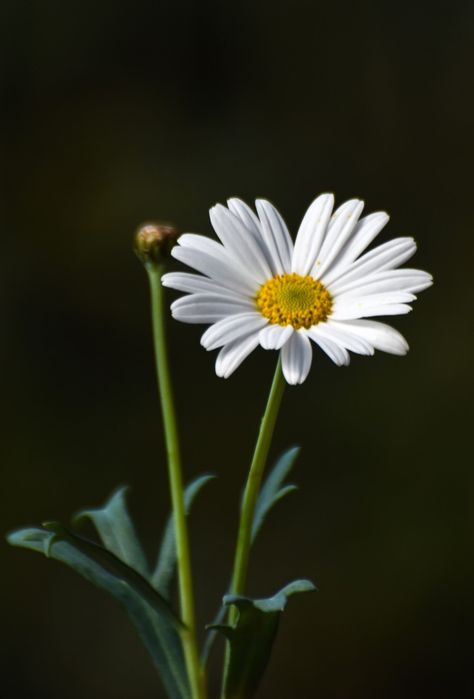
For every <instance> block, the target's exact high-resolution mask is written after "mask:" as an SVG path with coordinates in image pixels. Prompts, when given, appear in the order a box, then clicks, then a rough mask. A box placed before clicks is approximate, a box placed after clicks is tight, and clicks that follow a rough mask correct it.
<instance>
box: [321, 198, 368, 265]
mask: <svg viewBox="0 0 474 699" xmlns="http://www.w3.org/2000/svg"><path fill="white" fill-rule="evenodd" d="M363 208H364V202H363V201H359V200H358V199H351V200H350V201H346V202H345V203H344V204H342V206H340V207H339V208H338V209H337V210H336V211H335V212H334V214H333V216H332V218H331V222H330V224H329V228H328V232H327V235H326V238H325V239H324V242H323V244H322V246H321V250H320V251H319V254H318V256H317V259H316V261H315V263H314V265H313V268H312V270H311V274H312V276H315V277H319V276H320V275H321V276H322V275H323V274H324V272H325V271H326V270H328V269H330V267H331V265H332V263H333V262H334V260H335V259H336V258H337V255H338V254H339V252H340V251H341V250H342V248H343V247H344V245H345V244H346V242H347V240H348V238H349V237H350V236H351V235H352V232H353V230H354V228H355V226H356V224H357V222H358V220H359V217H360V215H361V213H362V209H363Z"/></svg>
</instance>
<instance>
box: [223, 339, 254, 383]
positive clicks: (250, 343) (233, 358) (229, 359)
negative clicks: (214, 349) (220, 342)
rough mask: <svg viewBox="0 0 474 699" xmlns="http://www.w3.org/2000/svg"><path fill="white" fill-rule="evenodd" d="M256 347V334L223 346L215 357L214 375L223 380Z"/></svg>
mask: <svg viewBox="0 0 474 699" xmlns="http://www.w3.org/2000/svg"><path fill="white" fill-rule="evenodd" d="M257 346H258V333H255V334H251V335H248V336H247V337H244V338H241V339H240V340H235V341H234V342H231V343H229V344H228V345H225V347H223V348H222V349H221V351H220V352H219V354H218V355H217V359H216V374H217V376H221V377H222V378H224V379H227V378H229V376H230V375H231V374H232V373H233V372H234V371H235V370H236V369H237V367H238V366H240V364H242V362H243V361H244V359H245V358H246V357H248V355H249V354H250V353H251V352H253V351H254V349H255V348H256V347H257Z"/></svg>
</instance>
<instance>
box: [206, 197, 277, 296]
mask: <svg viewBox="0 0 474 699" xmlns="http://www.w3.org/2000/svg"><path fill="white" fill-rule="evenodd" d="M209 216H210V219H211V223H212V226H213V228H214V230H215V231H216V233H217V235H218V237H219V239H220V240H221V242H222V244H223V245H224V247H225V248H226V249H227V250H228V251H229V252H230V253H231V254H232V256H233V257H234V258H235V259H237V260H238V261H239V262H240V263H241V265H242V266H243V267H244V268H245V269H247V270H248V271H249V272H250V273H251V274H252V277H253V278H254V279H255V280H256V281H257V282H258V283H259V284H262V283H263V282H264V281H265V279H268V278H269V277H271V276H272V273H271V270H270V267H269V265H268V264H267V261H266V259H265V256H264V255H263V253H262V249H261V248H260V247H259V245H258V244H257V243H256V241H255V238H254V236H253V235H252V233H251V232H250V231H249V230H248V228H246V226H244V224H243V223H242V221H241V220H240V218H238V217H237V216H235V215H234V214H233V213H232V212H231V211H229V209H226V208H225V206H222V204H217V206H214V207H213V208H212V209H211V210H210V212H209Z"/></svg>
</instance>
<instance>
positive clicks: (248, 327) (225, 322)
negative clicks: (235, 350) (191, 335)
mask: <svg viewBox="0 0 474 699" xmlns="http://www.w3.org/2000/svg"><path fill="white" fill-rule="evenodd" d="M267 322H268V321H267V319H266V318H263V317H262V316H261V315H260V313H256V312H253V313H237V314H235V315H231V316H227V317H226V318H222V320H219V321H218V322H217V323H214V325H211V327H210V328H208V329H207V330H206V332H205V333H204V334H203V336H202V337H201V345H202V346H203V347H205V348H206V349H207V350H213V349H216V348H217V347H222V346H223V345H227V344H229V343H230V342H234V340H239V339H240V338H242V337H244V336H246V335H249V334H250V333H255V332H257V331H259V330H261V328H263V326H264V325H266V323H267Z"/></svg>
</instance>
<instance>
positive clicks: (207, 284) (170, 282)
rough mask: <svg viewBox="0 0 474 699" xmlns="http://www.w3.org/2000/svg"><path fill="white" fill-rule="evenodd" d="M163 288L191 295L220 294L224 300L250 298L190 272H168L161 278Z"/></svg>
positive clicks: (244, 299) (245, 300)
mask: <svg viewBox="0 0 474 699" xmlns="http://www.w3.org/2000/svg"><path fill="white" fill-rule="evenodd" d="M161 283H162V284H163V286H166V287H169V288H170V289H176V290H177V291H185V292H187V293H189V294H193V293H194V294H199V293H201V292H203V293H207V292H210V293H211V294H219V295H220V296H221V297H223V298H229V299H233V300H235V299H238V300H242V301H244V302H247V301H248V297H246V296H243V295H242V294H238V293H237V292H236V291H231V290H230V289H226V288H225V287H224V286H222V285H221V284H218V283H217V282H215V281H214V280H213V279H209V278H208V277H202V276H200V275H199V274H190V273H189V272H168V273H167V274H163V276H162V277H161Z"/></svg>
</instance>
